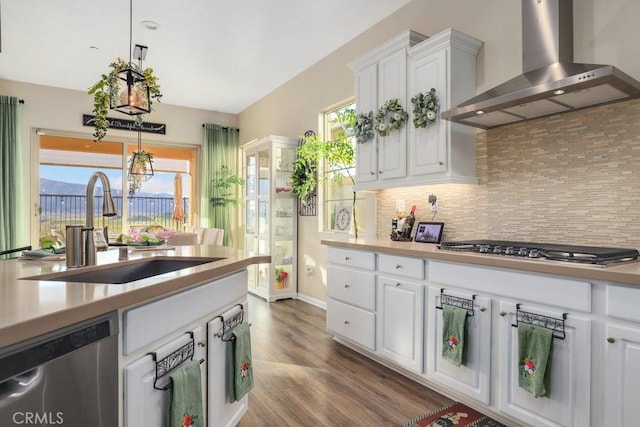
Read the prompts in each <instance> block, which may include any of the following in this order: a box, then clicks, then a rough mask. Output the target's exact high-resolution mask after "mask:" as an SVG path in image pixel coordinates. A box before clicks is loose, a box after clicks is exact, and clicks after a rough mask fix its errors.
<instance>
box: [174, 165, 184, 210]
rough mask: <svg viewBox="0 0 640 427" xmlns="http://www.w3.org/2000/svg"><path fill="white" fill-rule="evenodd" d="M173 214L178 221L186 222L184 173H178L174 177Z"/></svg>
mask: <svg viewBox="0 0 640 427" xmlns="http://www.w3.org/2000/svg"><path fill="white" fill-rule="evenodd" d="M173 187H174V188H173V216H172V218H173V219H174V220H176V221H180V222H184V209H183V208H182V174H179V173H177V174H176V176H175V177H174V178H173Z"/></svg>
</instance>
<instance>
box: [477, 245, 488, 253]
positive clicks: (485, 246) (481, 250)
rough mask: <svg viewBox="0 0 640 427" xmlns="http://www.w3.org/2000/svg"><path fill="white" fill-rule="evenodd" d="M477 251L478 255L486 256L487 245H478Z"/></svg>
mask: <svg viewBox="0 0 640 427" xmlns="http://www.w3.org/2000/svg"><path fill="white" fill-rule="evenodd" d="M478 251H479V252H480V253H483V254H486V253H487V252H489V245H480V248H479V249H478Z"/></svg>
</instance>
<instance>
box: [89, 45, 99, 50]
mask: <svg viewBox="0 0 640 427" xmlns="http://www.w3.org/2000/svg"><path fill="white" fill-rule="evenodd" d="M89 49H91V50H100V48H99V47H98V46H89Z"/></svg>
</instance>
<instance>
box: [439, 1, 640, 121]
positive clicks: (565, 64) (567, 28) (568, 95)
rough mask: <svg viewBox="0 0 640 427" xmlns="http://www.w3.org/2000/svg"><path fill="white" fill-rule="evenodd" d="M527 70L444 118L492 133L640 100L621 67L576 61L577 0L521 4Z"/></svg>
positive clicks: (637, 85)
mask: <svg viewBox="0 0 640 427" xmlns="http://www.w3.org/2000/svg"><path fill="white" fill-rule="evenodd" d="M522 68H523V73H522V74H521V75H519V76H517V77H514V78H513V79H511V80H508V81H507V82H505V83H502V84H501V85H499V86H496V87H494V88H493V89H491V90H488V91H486V92H484V93H482V94H480V95H477V96H475V97H473V98H472V99H470V100H468V101H466V102H464V103H462V104H460V105H458V106H457V107H456V108H453V109H451V110H448V111H445V112H443V113H442V115H441V117H442V118H443V119H446V120H451V121H454V122H458V123H463V124H466V125H470V126H475V127H479V128H483V129H490V128H493V127H497V126H502V125H506V124H509V123H514V122H520V121H524V120H529V119H533V118H538V117H544V116H549V115H552V114H559V113H563V112H569V111H574V110H578V109H582V108H588V107H593V106H596V105H603V104H608V103H612V102H618V101H626V100H629V99H633V98H638V97H640V82H638V81H637V80H636V79H634V78H633V77H631V76H629V75H628V74H625V73H623V72H622V71H620V70H619V69H617V68H616V67H614V66H612V65H598V64H580V63H574V62H573V2H572V0H522ZM479 112H483V113H479Z"/></svg>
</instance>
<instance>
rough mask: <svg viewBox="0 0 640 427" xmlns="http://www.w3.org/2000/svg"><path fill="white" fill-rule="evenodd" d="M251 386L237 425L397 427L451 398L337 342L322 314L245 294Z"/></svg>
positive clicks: (314, 309) (311, 308) (303, 305)
mask: <svg viewBox="0 0 640 427" xmlns="http://www.w3.org/2000/svg"><path fill="white" fill-rule="evenodd" d="M249 313H250V314H249V321H250V322H251V324H252V326H251V346H252V356H253V370H254V376H255V384H256V385H255V387H254V389H253V390H252V391H251V393H250V395H249V410H248V412H247V414H246V415H245V416H244V417H243V419H242V420H241V422H240V424H239V426H240V427H253V426H278V427H282V426H398V425H402V424H403V423H404V422H405V421H407V420H409V419H411V418H413V417H417V416H419V415H422V414H424V413H427V412H430V411H432V410H434V409H436V408H439V407H441V406H444V405H446V404H449V403H451V402H452V401H451V400H450V399H448V398H447V397H444V396H442V395H440V394H438V393H436V392H434V391H431V390H429V389H428V388H426V387H424V386H422V385H419V384H417V383H415V382H414V381H411V380H409V379H407V378H405V377H403V376H402V375H400V374H397V373H396V372H394V371H392V370H390V369H388V368H386V367H384V366H382V365H379V364H378V363H375V362H372V361H370V360H369V359H367V358H366V357H363V356H361V355H360V354H358V353H357V352H354V351H352V350H350V349H348V348H347V347H344V346H342V345H340V344H338V343H336V342H335V341H333V339H332V338H333V336H332V335H331V334H329V333H328V332H326V328H325V312H324V310H322V309H320V308H318V307H315V306H313V305H310V304H307V303H304V302H302V301H300V300H282V301H277V302H272V303H267V302H265V301H264V300H263V299H261V298H256V297H254V296H251V295H250V296H249Z"/></svg>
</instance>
